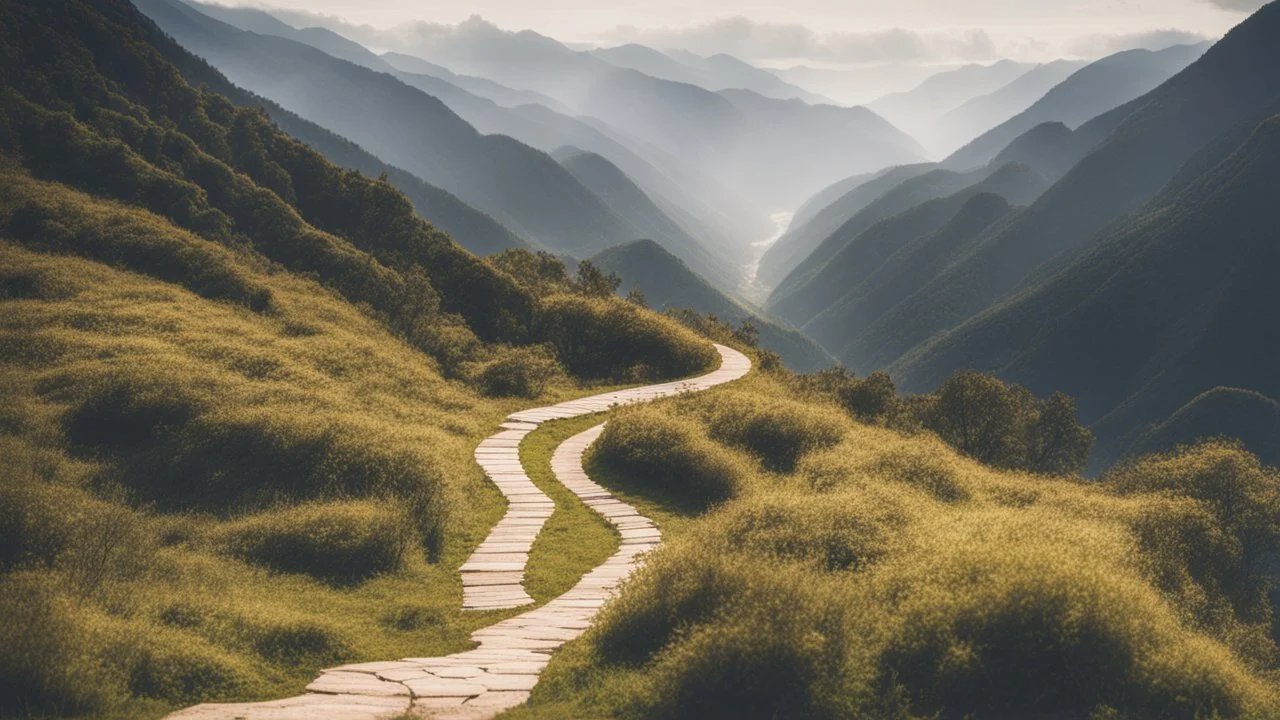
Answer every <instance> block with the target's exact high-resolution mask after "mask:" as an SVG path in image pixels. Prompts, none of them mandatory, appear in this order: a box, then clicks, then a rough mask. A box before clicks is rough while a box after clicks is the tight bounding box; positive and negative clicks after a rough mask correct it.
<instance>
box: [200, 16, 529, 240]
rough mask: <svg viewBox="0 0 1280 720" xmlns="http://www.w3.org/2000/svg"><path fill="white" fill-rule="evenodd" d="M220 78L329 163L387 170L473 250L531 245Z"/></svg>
mask: <svg viewBox="0 0 1280 720" xmlns="http://www.w3.org/2000/svg"><path fill="white" fill-rule="evenodd" d="M211 7H213V8H216V9H217V10H219V11H221V12H222V13H223V14H225V15H227V16H229V17H233V18H235V19H236V20H238V21H240V22H242V23H244V24H246V25H247V26H251V27H253V28H254V29H255V31H260V32H263V33H267V34H275V33H284V34H286V35H294V36H299V37H308V35H307V34H306V33H300V32H298V31H296V30H294V29H293V28H292V27H290V26H288V25H285V24H284V23H281V22H280V21H278V20H276V19H275V18H274V17H272V16H271V15H268V14H267V13H265V12H262V11H257V10H251V9H248V8H228V7H223V6H211ZM309 37H312V38H314V37H316V36H309ZM361 50H362V49H361ZM350 54H352V55H353V56H354V55H357V54H358V53H357V52H355V51H351V53H350ZM200 81H202V82H203V81H205V79H204V78H201V79H200ZM217 82H218V83H219V84H217V85H212V86H211V87H213V88H214V89H215V90H216V91H217V92H219V93H221V94H223V95H225V96H226V97H228V98H229V99H231V100H232V101H233V102H235V103H236V104H237V105H241V106H245V107H256V108H259V109H261V110H262V111H263V112H265V113H266V114H267V115H268V116H269V117H270V118H271V119H272V120H273V121H274V122H275V123H276V124H277V125H279V126H280V127H281V128H282V129H283V130H284V131H285V132H287V133H288V134H290V135H292V136H293V137H296V138H298V139H300V140H302V141H303V142H305V143H307V144H308V145H310V146H311V147H313V148H315V149H316V150H318V151H319V152H320V153H322V154H323V155H324V156H325V157H326V158H327V159H328V160H329V161H330V162H333V163H336V164H338V165H341V166H343V167H346V168H350V169H352V170H358V171H360V172H362V173H364V174H365V175H368V176H369V177H378V176H380V175H382V174H384V173H385V174H386V176H387V180H388V181H389V182H390V183H391V184H392V185H394V186H395V187H396V188H397V189H398V190H400V191H401V192H403V193H404V194H405V195H406V196H407V197H408V198H409V199H410V200H411V201H412V202H413V204H414V207H415V208H416V209H417V210H418V213H419V215H421V216H422V217H423V218H426V219H428V220H430V221H431V222H432V223H434V224H435V225H436V226H437V227H439V228H440V229H442V230H444V231H446V232H448V233H450V234H452V235H453V237H454V239H456V240H458V242H459V243H461V244H462V245H463V247H465V248H467V249H468V250H471V251H472V252H474V253H477V254H480V255H487V254H490V253H494V252H498V251H500V250H504V249H506V248H513V247H527V244H526V242H525V241H524V240H523V239H521V238H520V237H519V236H517V235H516V234H515V233H513V232H511V231H510V230H508V229H507V228H506V227H503V226H502V225H501V224H500V223H499V222H498V221H496V220H494V219H493V218H492V217H491V216H489V215H486V214H485V213H483V212H480V211H479V210H476V209H475V208H473V207H471V206H469V205H467V204H466V203H464V202H463V201H461V200H459V199H458V198H457V197H456V196H454V195H453V194H452V193H449V192H447V191H445V190H442V189H440V188H438V187H435V186H433V185H431V184H429V183H427V182H424V181H423V180H422V179H420V178H419V177H417V176H415V175H413V174H411V173H409V172H406V171H404V170H402V169H400V168H397V167H394V166H392V165H389V164H387V163H385V162H383V161H382V160H380V159H378V158H376V157H374V156H373V155H371V154H369V153H368V152H367V151H365V150H364V149H363V148H361V147H359V146H358V145H356V144H355V143H352V142H351V141H350V140H347V139H345V138H342V137H340V136H338V135H335V134H334V133H332V132H329V131H328V130H325V129H324V128H321V127H320V126H318V125H315V124H314V123H311V122H309V121H307V120H304V119H302V118H300V117H298V116H297V115H295V114H293V113H291V112H289V111H287V110H285V109H284V108H282V107H280V106H279V105H277V104H275V103H273V102H271V101H269V100H265V99H264V98H261V97H258V96H256V95H253V94H252V93H247V92H245V91H243V90H241V89H240V88H238V87H235V86H233V85H231V84H230V83H227V82H225V80H223V79H222V78H221V77H219V78H218V79H217Z"/></svg>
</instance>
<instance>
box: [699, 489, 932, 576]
mask: <svg viewBox="0 0 1280 720" xmlns="http://www.w3.org/2000/svg"><path fill="white" fill-rule="evenodd" d="M907 512H908V511H907V510H906V509H905V508H904V507H903V506H902V504H901V503H898V502H895V501H894V499H893V498H892V497H889V496H886V495H871V494H868V493H863V492H848V493H840V494H837V495H822V496H817V495H811V494H807V493H800V494H790V493H788V494H783V493H777V494H769V495H753V496H749V497H745V498H743V499H741V500H739V501H737V502H734V503H730V504H729V505H728V506H726V507H725V508H724V509H722V510H721V511H719V512H718V513H717V514H716V515H715V516H714V517H712V518H708V521H707V527H706V529H705V531H704V533H703V536H702V539H701V542H702V543H704V544H705V545H706V546H707V547H709V548H714V549H715V551H716V552H719V553H724V554H731V553H743V554H746V555H748V556H750V555H757V556H766V557H769V558H773V559H776V560H779V561H792V562H802V563H807V564H809V565H811V566H812V567H815V568H817V569H820V570H823V571H828V572H843V571H851V570H862V569H866V568H868V567H870V566H872V565H874V564H875V563H876V562H878V561H880V560H881V559H883V558H885V557H886V556H887V555H888V553H889V549H890V548H891V547H892V546H893V544H894V543H900V542H903V541H904V538H905V536H906V534H907V533H908V527H907V517H908V515H907ZM797 528H803V531H802V532H797Z"/></svg>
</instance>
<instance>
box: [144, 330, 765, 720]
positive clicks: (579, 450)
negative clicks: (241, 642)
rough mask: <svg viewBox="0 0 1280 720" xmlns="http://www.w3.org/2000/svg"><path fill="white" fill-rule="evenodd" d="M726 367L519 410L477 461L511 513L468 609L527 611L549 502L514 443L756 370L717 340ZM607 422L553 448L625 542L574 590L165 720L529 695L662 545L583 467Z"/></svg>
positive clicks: (504, 702)
mask: <svg viewBox="0 0 1280 720" xmlns="http://www.w3.org/2000/svg"><path fill="white" fill-rule="evenodd" d="M716 350H718V351H719V353H720V357H721V364H720V368H719V369H718V370H716V371H714V372H712V373H709V374H707V375H703V376H701V377H697V378H693V379H690V380H681V381H676V382H670V383H663V384H659V385H649V386H645V387H640V388H632V389H629V390H621V391H618V392H612V393H606V394H604V395H595V396H592V397H587V398H581V399H578V400H572V401H569V402H565V403H560V404H559V405H553V406H550V407H542V408H534V409H530V410H524V411H521V412H518V413H514V414H512V415H510V416H509V417H508V418H507V422H504V423H503V424H502V426H501V427H502V428H503V429H502V431H501V432H499V433H497V434H495V435H493V436H491V437H489V438H487V439H486V440H485V441H484V442H482V443H480V446H479V447H478V448H477V449H476V460H477V462H479V463H480V465H481V466H482V467H483V468H484V470H485V473H486V474H487V475H488V476H489V478H490V479H491V480H493V482H494V483H495V484H497V485H498V488H499V489H500V490H501V491H502V493H503V494H504V495H505V496H506V497H507V500H508V507H507V512H506V515H505V516H504V517H503V518H502V520H501V521H499V522H498V524H497V525H495V526H494V528H493V530H492V531H491V532H490V533H489V536H488V537H487V538H486V539H485V541H484V542H483V543H481V544H480V546H479V547H478V548H477V549H476V551H475V553H474V554H473V555H472V556H471V558H470V559H468V560H467V562H466V563H465V564H463V566H462V568H461V570H462V573H463V609H464V610H491V609H501V608H512V607H519V606H521V605H527V604H531V603H532V602H533V599H532V598H530V597H529V595H528V594H527V593H526V592H525V590H524V586H523V584H522V583H523V579H524V571H525V565H526V563H527V562H528V559H529V550H530V548H531V547H532V546H533V542H534V539H535V538H536V537H537V535H538V532H539V530H541V528H542V526H543V524H544V523H545V522H546V520H547V519H548V518H549V517H551V514H552V512H553V511H554V503H553V502H552V500H551V498H549V497H547V495H545V494H544V493H543V492H542V491H540V490H538V489H537V487H536V486H535V485H534V484H533V482H532V481H531V480H530V479H529V478H528V476H527V475H526V474H525V472H524V469H523V468H522V467H521V466H520V460H519V445H520V441H521V440H523V439H524V437H525V436H526V435H528V434H529V433H530V432H533V431H534V430H535V429H537V427H538V426H539V425H540V424H541V423H544V422H548V421H551V420H559V419H563V418H571V417H579V416H583V415H590V414H594V413H599V412H604V411H607V410H609V409H610V408H612V407H614V406H617V405H630V404H634V403H641V402H648V401H650V400H655V399H658V398H661V397H666V396H670V395H675V394H677V393H681V392H696V391H700V390H706V389H709V388H712V387H715V386H716V385H721V384H724V383H727V382H732V381H734V380H737V379H739V378H741V377H743V376H744V375H746V374H747V372H749V371H750V369H751V362H750V360H748V359H747V357H746V356H745V355H743V354H742V353H739V352H737V351H736V350H732V349H730V348H727V347H724V346H722V345H717V346H716ZM603 428H604V424H603V423H602V424H600V425H597V426H595V427H593V428H591V429H589V430H586V431H585V432H582V433H579V434H577V435H574V436H573V437H571V438H569V439H568V440H565V441H564V442H563V443H561V444H560V446H559V447H557V448H556V451H555V454H554V455H553V456H552V459H551V467H552V470H553V471H554V473H555V476H556V479H557V480H559V481H560V482H561V483H563V484H564V485H565V487H567V488H568V489H569V490H570V491H572V492H573V493H574V494H575V495H576V496H577V497H578V498H579V499H581V500H582V501H583V503H585V504H586V505H588V506H589V507H591V508H592V509H593V510H595V511H596V512H598V513H600V514H601V515H603V516H604V517H605V518H606V519H607V520H608V521H609V522H610V523H611V524H612V525H613V526H614V527H616V528H617V529H618V531H619V533H620V535H621V536H622V545H621V547H620V548H619V549H618V551H617V552H616V553H614V554H613V556H611V557H610V558H609V559H608V560H606V561H605V562H604V563H603V564H601V565H600V566H598V567H596V568H595V569H593V570H592V571H591V572H589V573H587V574H586V575H585V576H583V578H582V579H581V580H580V581H579V582H578V584H577V585H575V586H574V587H573V589H572V590H570V591H569V592H567V593H565V594H564V595H561V596H559V597H557V598H555V599H553V600H551V601H550V602H548V603H547V604H546V605H543V606H542V607H539V608H537V609H534V610H530V611H529V612H526V613H522V614H520V615H517V616H515V617H512V618H508V619H506V620H503V621H501V622H499V623H496V624H494V625H490V626H489V627H486V628H481V629H480V630H477V631H475V632H474V633H472V635H471V637H472V639H473V640H475V641H476V643H477V647H476V648H474V649H472V650H467V651H464V652H460V653H454V654H452V655H446V656H443V657H435V658H403V659H400V660H391V661H385V662H367V663H359V664H354V665H343V666H341V667H336V668H332V669H329V670H326V671H324V672H323V673H321V675H320V677H319V678H317V679H316V680H315V681H314V682H312V683H311V684H310V685H308V686H307V693H306V694H304V695H299V696H297V697H292V698H286V699H283V700H274V701H268V702H259V703H234V704H204V705H197V706H194V707H191V708H187V709H185V710H182V711H179V712H177V713H174V714H172V715H170V716H169V717H170V718H200V719H201V720H235V719H245V720H259V719H261V720H295V719H296V720H324V719H327V718H331V719H335V720H336V719H337V718H342V719H343V720H378V719H382V718H395V717H398V716H401V715H404V714H406V713H409V714H411V715H413V716H416V717H424V718H440V719H445V718H452V719H455V720H463V719H465V720H481V719H483V718H490V717H493V716H494V715H497V714H498V713H500V712H502V711H503V710H506V709H508V708H512V707H515V706H517V705H519V704H521V703H523V702H525V701H526V700H527V699H528V698H529V693H530V691H531V690H532V689H533V686H534V685H535V684H536V683H537V681H538V675H539V673H541V672H542V670H543V668H545V667H546V666H547V663H548V662H549V661H550V659H551V654H552V653H553V652H555V651H556V650H557V649H558V648H559V647H560V646H561V645H563V644H565V643H566V642H568V641H570V640H572V639H574V638H576V637H578V636H579V635H581V634H582V633H583V632H584V631H585V630H586V629H587V627H588V626H589V625H590V624H591V620H592V618H593V617H594V616H595V614H596V613H597V612H598V611H599V609H600V608H601V607H602V606H603V605H604V603H605V602H606V600H607V599H608V597H609V595H610V593H611V592H612V590H613V589H614V588H615V587H616V586H617V585H618V583H619V582H621V581H622V580H623V579H624V578H626V577H627V576H628V575H630V574H631V572H632V571H633V570H634V569H635V568H636V566H637V564H638V562H639V559H640V556H641V555H643V554H644V553H646V552H648V551H650V550H652V549H654V548H655V547H657V545H658V543H659V540H660V535H659V532H658V529H657V528H656V527H655V526H654V524H653V522H652V521H650V520H649V519H648V518H646V517H644V516H643V515H641V514H640V513H639V512H637V511H636V509H635V508H634V507H632V506H630V505H628V504H627V503H624V502H622V501H620V500H617V499H615V498H614V497H613V496H612V495H611V494H610V493H609V492H608V491H607V490H606V489H604V488H603V487H601V486H600V485H597V484H596V483H594V482H592V481H591V479H590V478H589V477H587V474H586V472H585V471H584V470H583V467H582V457H583V453H584V452H585V451H586V449H587V448H588V447H589V446H590V445H591V443H592V442H594V441H595V439H596V438H597V437H598V436H599V435H600V431H601V430H602V429H603Z"/></svg>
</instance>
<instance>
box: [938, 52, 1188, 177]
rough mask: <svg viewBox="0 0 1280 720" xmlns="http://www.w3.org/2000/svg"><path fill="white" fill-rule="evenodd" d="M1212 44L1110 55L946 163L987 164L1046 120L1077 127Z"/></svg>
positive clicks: (1175, 70) (1139, 93)
mask: <svg viewBox="0 0 1280 720" xmlns="http://www.w3.org/2000/svg"><path fill="white" fill-rule="evenodd" d="M1208 49H1209V45H1208V44H1207V43H1203V44H1199V45H1176V46H1174V47H1171V48H1167V49H1165V50H1160V51H1156V52H1152V51H1150V50H1127V51H1125V52H1121V53H1116V54H1115V55H1109V56H1107V57H1105V58H1103V59H1101V60H1098V61H1097V62H1094V63H1092V64H1090V65H1088V66H1086V67H1084V68H1082V69H1080V70H1078V71H1076V72H1075V73H1073V74H1072V75H1071V76H1070V77H1068V78H1067V79H1065V80H1063V81H1062V82H1061V83H1060V84H1058V85H1057V86H1056V87H1054V88H1053V89H1052V90H1050V91H1049V92H1048V93H1047V94H1045V95H1044V97H1042V98H1040V99H1039V100H1038V101H1036V103H1035V104H1033V105H1031V106H1030V107H1028V108H1027V109H1026V110H1025V111H1023V112H1021V113H1019V114H1017V115H1015V116H1013V117H1011V118H1009V119H1008V120H1007V121H1005V122H1003V123H1001V124H999V125H997V126H995V127H994V128H991V129H990V130H989V131H987V132H986V133H983V134H982V135H981V136H979V137H977V138H976V139H974V140H973V141H972V142H969V143H968V144H967V145H965V146H964V147H962V148H960V149H959V150H957V151H956V152H955V153H953V154H952V155H951V156H950V157H948V158H947V159H946V160H945V161H943V164H944V165H946V166H947V167H949V168H952V169H953V170H964V169H967V168H973V167H978V166H979V165H985V164H986V163H988V162H990V161H991V159H992V158H994V157H995V156H996V155H997V154H998V153H999V152H1000V151H1001V150H1003V149H1004V148H1005V147H1006V146H1008V145H1009V143H1011V142H1013V141H1014V139H1016V138H1017V137H1018V136H1020V135H1022V134H1023V133H1026V132H1028V131H1029V130H1031V129H1032V128H1034V127H1036V126H1037V125H1040V124H1042V123H1046V122H1061V123H1064V124H1065V125H1066V126H1067V127H1069V128H1072V129H1074V128H1076V127H1078V126H1079V125H1081V124H1082V123H1084V122H1085V121H1087V120H1090V119H1092V118H1094V117H1097V116H1099V115H1102V114H1103V113H1105V112H1107V111H1109V110H1112V109H1114V108H1117V107H1120V106H1121V105H1124V104H1125V103H1127V102H1129V101H1130V100H1133V99H1134V98H1137V97H1140V96H1142V95H1145V94H1146V93H1148V92H1150V91H1151V90H1153V89H1154V88H1155V87H1156V86H1158V85H1159V84H1161V83H1163V82H1164V81H1165V80H1168V79H1169V78H1171V77H1173V76H1174V75H1176V74H1177V73H1178V72H1180V71H1181V70H1182V69H1183V68H1185V67H1186V66H1188V65H1190V64H1191V63H1193V62H1195V61H1196V60H1197V59H1198V58H1199V57H1200V56H1201V55H1203V54H1204V52H1205V51H1206V50H1208Z"/></svg>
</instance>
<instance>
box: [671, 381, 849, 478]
mask: <svg viewBox="0 0 1280 720" xmlns="http://www.w3.org/2000/svg"><path fill="white" fill-rule="evenodd" d="M685 405H686V407H687V408H688V409H689V411H690V412H692V413H697V414H699V415H701V416H702V417H703V418H705V420H706V423H707V430H708V432H709V433H710V434H711V437H712V438H714V439H715V440H718V441H720V442H723V443H725V444H727V445H732V446H734V447H738V448H741V449H743V450H747V451H748V452H750V453H752V454H753V455H755V456H756V457H758V458H759V459H760V460H761V462H762V463H763V464H764V465H765V466H766V467H768V468H770V469H774V470H790V469H792V468H794V467H795V464H796V461H797V460H799V459H800V457H801V456H802V455H804V454H805V453H808V452H811V451H813V450H818V449H821V448H825V447H830V446H832V445H834V444H836V443H837V442H839V440H840V438H841V436H842V435H843V434H844V431H845V430H846V429H847V427H848V423H847V421H846V420H845V419H844V418H843V417H841V415H840V413H839V412H838V411H836V410H834V409H830V408H826V407H823V406H820V405H812V404H808V403H802V402H796V401H792V400H787V399H785V398H780V397H768V398H766V397H765V396H764V395H762V394H758V393H745V392H735V391H734V390H732V389H726V390H723V391H721V392H717V393H714V394H713V395H711V396H710V397H708V398H706V399H705V400H704V399H702V398H698V399H697V400H695V401H692V402H687V403H685Z"/></svg>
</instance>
